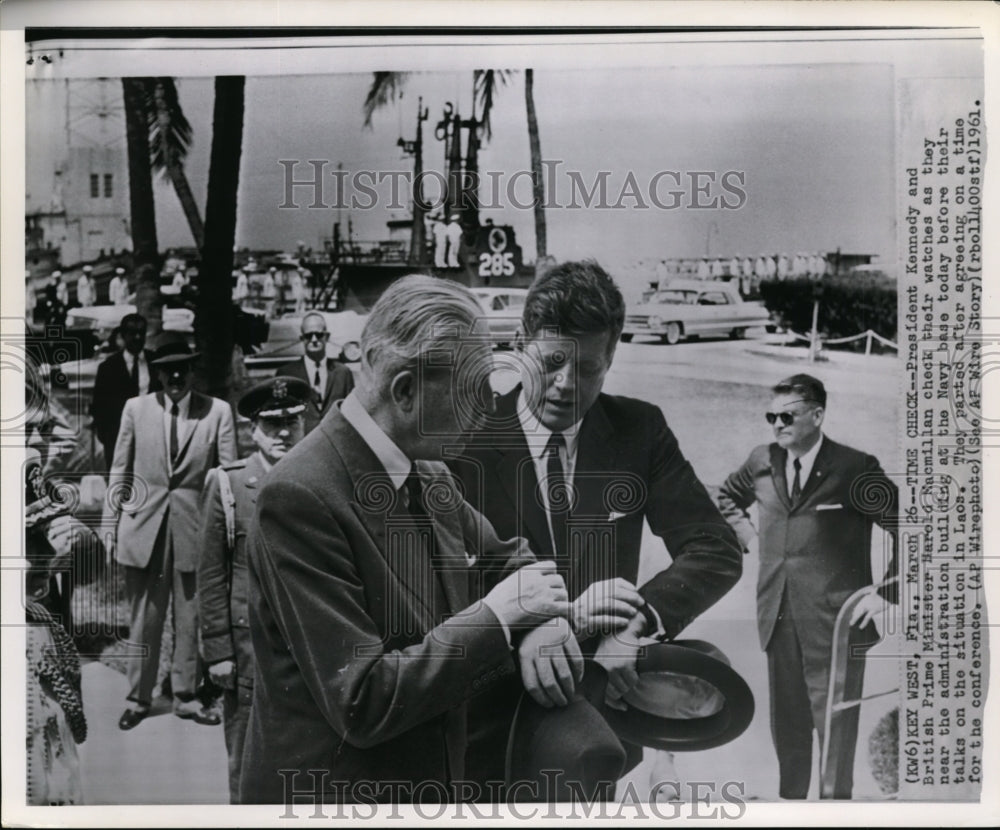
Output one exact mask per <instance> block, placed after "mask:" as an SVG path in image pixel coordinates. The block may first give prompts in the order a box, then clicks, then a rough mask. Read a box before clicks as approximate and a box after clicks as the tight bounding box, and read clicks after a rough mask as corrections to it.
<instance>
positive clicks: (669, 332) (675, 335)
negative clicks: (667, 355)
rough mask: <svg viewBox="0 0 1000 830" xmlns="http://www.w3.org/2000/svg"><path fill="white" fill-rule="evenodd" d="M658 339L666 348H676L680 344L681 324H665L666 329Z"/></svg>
mask: <svg viewBox="0 0 1000 830" xmlns="http://www.w3.org/2000/svg"><path fill="white" fill-rule="evenodd" d="M660 339H661V340H662V341H663V342H664V343H666V344H667V345H668V346H676V345H677V344H678V343H680V342H681V324H680V323H667V329H666V331H665V332H664V333H663V335H662V336H661V338H660Z"/></svg>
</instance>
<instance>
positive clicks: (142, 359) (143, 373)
mask: <svg viewBox="0 0 1000 830" xmlns="http://www.w3.org/2000/svg"><path fill="white" fill-rule="evenodd" d="M122 356H123V357H124V358H125V369H126V371H128V373H129V375H131V374H132V364H133V363H134V362H135V361H136V360H138V361H139V394H140V395H145V394H146V393H147V392H149V364H148V363H146V355H144V354H143V353H142V352H139V354H138V355H134V354H132V352H130V351H129V350H128V349H125V350H123V351H122Z"/></svg>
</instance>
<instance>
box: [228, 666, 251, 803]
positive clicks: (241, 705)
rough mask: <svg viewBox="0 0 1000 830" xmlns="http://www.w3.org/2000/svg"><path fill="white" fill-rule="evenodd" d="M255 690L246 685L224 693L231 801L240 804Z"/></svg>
mask: <svg viewBox="0 0 1000 830" xmlns="http://www.w3.org/2000/svg"><path fill="white" fill-rule="evenodd" d="M252 698H253V692H252V691H251V690H250V689H248V688H246V687H245V686H238V687H237V689H236V690H235V691H234V690H232V689H226V690H225V691H223V693H222V717H223V722H224V728H225V733H226V753H227V754H228V756H229V803H230V804H239V796H240V770H241V769H242V766H243V747H244V745H245V744H246V735H247V724H248V723H249V721H250V702H251V700H252Z"/></svg>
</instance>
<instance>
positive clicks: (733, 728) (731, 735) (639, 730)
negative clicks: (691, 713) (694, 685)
mask: <svg viewBox="0 0 1000 830" xmlns="http://www.w3.org/2000/svg"><path fill="white" fill-rule="evenodd" d="M713 652H714V653H713ZM718 653H719V652H718V651H717V650H716V649H715V648H714V647H713V646H711V645H709V644H708V643H704V642H702V641H698V640H690V641H676V642H672V643H656V644H652V645H648V646H646V647H645V649H644V652H643V653H641V654H640V656H639V659H638V660H637V662H636V670H637V671H638V672H639V674H640V676H641V677H643V679H644V680H647V681H648V680H649V679H650V676H651V675H656V674H664V676H665V677H666V675H665V673H668V672H669V673H670V675H686V676H689V677H694V678H697V679H699V680H702V681H704V682H705V683H708V684H709V685H711V686H712V687H714V688H715V690H716V691H717V692H718V693H719V695H720V696H721V698H722V704H721V708H719V709H718V711H716V712H714V713H713V714H710V715H706V716H704V717H693V718H671V717H664V716H662V715H660V714H654V713H651V712H646V711H643V710H641V709H638V708H636V707H635V706H629V707H628V708H627V709H625V710H619V709H612V708H610V707H608V706H605V707H603V709H602V712H603V714H604V717H605V719H606V720H607V721H608V723H609V725H610V726H611V728H612V729H614V730H615V733H616V734H617V735H618V736H619V737H620V738H622V739H623V740H626V741H630V742H632V743H637V744H640V745H642V746H648V747H652V748H654V749H664V750H668V751H670V752H695V751H701V750H705V749H712V748H714V747H717V746H722V745H724V744H727V743H729V742H730V741H732V740H734V739H735V738H737V737H739V736H740V735H742V734H743V732H744V731H746V729H747V727H748V726H749V725H750V721H751V720H753V713H754V699H753V692H751V691H750V687H749V686H748V685H747V683H746V681H745V680H744V679H743V678H742V677H741V676H740V675H739V673H738V672H737V671H735V670H734V669H733V668H732V667H731V666H730V665H729V664H728V663H726V662H724V661H723V660H721V659H719V658H718V657H717V656H715V655H716V654H718ZM665 685H669V681H665Z"/></svg>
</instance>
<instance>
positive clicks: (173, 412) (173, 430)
mask: <svg viewBox="0 0 1000 830" xmlns="http://www.w3.org/2000/svg"><path fill="white" fill-rule="evenodd" d="M179 413H180V410H179V409H178V408H177V404H176V403H175V404H174V405H173V406H172V407H171V408H170V463H171V464H173V463H174V462H175V461H176V460H177V448H178V441H177V415H178V414H179Z"/></svg>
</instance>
